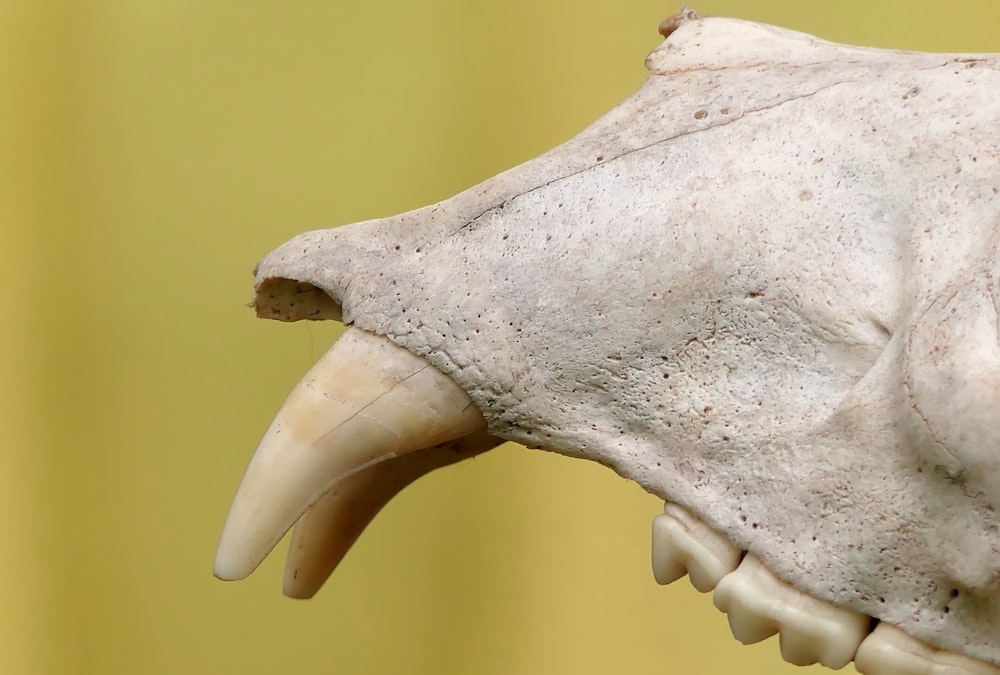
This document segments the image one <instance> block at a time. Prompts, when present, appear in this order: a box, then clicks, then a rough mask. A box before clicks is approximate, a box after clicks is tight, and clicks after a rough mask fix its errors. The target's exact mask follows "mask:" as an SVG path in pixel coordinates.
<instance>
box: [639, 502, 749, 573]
mask: <svg viewBox="0 0 1000 675" xmlns="http://www.w3.org/2000/svg"><path fill="white" fill-rule="evenodd" d="M663 511H664V512H663V514H662V515H659V516H657V517H656V518H654V519H653V546H652V558H653V578H654V579H656V583H658V584H669V583H671V582H673V581H676V580H677V579H680V578H681V577H682V576H684V575H685V574H687V575H688V577H689V578H690V580H691V585H692V586H694V587H695V588H697V589H698V590H699V591H701V592H702V593H707V592H708V591H711V590H712V589H714V588H715V586H716V584H718V583H719V579H721V578H722V577H724V576H725V575H727V574H729V573H730V572H732V571H733V570H735V569H736V567H737V566H738V565H739V564H740V556H742V555H743V552H742V551H740V549H738V548H736V547H735V546H733V545H732V544H731V543H729V540H728V539H726V538H725V537H724V536H723V535H721V534H719V533H718V532H716V531H715V530H713V529H712V528H710V527H709V526H708V525H706V524H705V523H703V522H702V521H701V520H700V519H698V518H696V517H695V516H694V515H692V514H691V513H690V512H689V511H687V509H685V508H683V507H681V506H678V505H677V504H671V503H667V504H665V505H664V509H663Z"/></svg>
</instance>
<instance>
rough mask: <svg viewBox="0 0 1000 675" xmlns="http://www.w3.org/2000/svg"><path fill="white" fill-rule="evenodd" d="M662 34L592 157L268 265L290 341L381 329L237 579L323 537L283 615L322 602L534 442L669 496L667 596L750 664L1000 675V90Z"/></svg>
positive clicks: (813, 49)
mask: <svg viewBox="0 0 1000 675" xmlns="http://www.w3.org/2000/svg"><path fill="white" fill-rule="evenodd" d="M664 32H665V33H669V35H668V37H667V39H666V40H665V41H664V42H663V44H662V45H661V46H660V47H659V48H658V49H656V50H655V51H654V52H653V53H652V54H651V55H650V56H649V58H648V60H647V66H648V68H649V71H650V76H649V78H648V80H647V82H646V84H645V85H644V86H643V87H642V88H641V89H640V90H639V91H638V92H636V94H634V95H633V96H632V97H631V98H629V99H627V100H626V101H625V102H623V103H622V104H621V105H619V106H618V107H616V108H615V109H613V110H612V111H610V112H609V113H608V114H607V115H605V116H604V117H603V118H602V119H600V120H598V121H597V122H596V123H595V124H593V125H592V126H591V127H589V128H588V129H586V130H584V131H583V132H582V133H580V134H579V135H578V136H576V137H575V138H573V139H571V140H570V141H568V142H567V143H565V144H564V145H562V146H560V147H558V148H556V149H554V150H552V151H550V152H548V153H546V154H544V155H541V156H540V157H538V158H536V159H533V160H531V161H529V162H527V163H525V164H523V165H521V166H519V167H516V168H514V169H512V170H510V171H507V172H505V173H502V174H500V175H498V176H496V177H495V178H492V179H490V180H488V181H486V182H484V183H482V184H480V185H477V186H475V187H473V188H471V189H469V190H467V191H465V192H462V193H461V194H459V195H456V196H455V197H453V198H451V199H448V200H446V201H444V202H441V203H439V204H436V205H433V206H429V207H426V208H423V209H420V210H417V211H413V212H409V213H404V214H402V215H399V216H395V217H391V218H385V219H380V220H373V221H368V222H364V223H358V224H355V225H351V226H348V227H343V228H337V229H330V230H321V231H315V232H309V233H306V234H303V235H301V236H299V237H296V238H295V239H293V240H291V241H290V242H288V243H286V244H284V245H283V246H281V247H280V248H278V249H277V250H276V251H274V252H273V253H271V254H270V255H268V256H267V257H266V258H264V260H263V261H262V262H261V263H260V264H259V266H258V268H257V286H256V288H257V294H256V298H255V306H256V308H257V312H258V314H259V315H260V316H262V317H266V318H273V319H278V320H284V321H295V320H299V319H316V320H321V319H333V320H338V321H343V322H344V323H345V324H348V325H349V326H350V328H348V330H347V332H346V333H345V334H344V336H343V337H342V338H341V340H340V341H338V342H337V343H336V344H335V345H334V346H333V348H332V349H331V350H330V352H329V353H328V354H327V355H326V356H324V357H323V358H322V359H321V360H320V361H319V362H318V363H317V364H316V365H315V366H314V368H313V369H312V370H311V371H310V372H309V374H308V375H306V377H305V379H303V380H302V382H301V383H300V384H299V385H298V386H297V387H296V389H295V390H294V391H293V392H292V394H291V395H290V396H289V398H288V400H287V401H286V403H285V405H284V407H283V408H282V410H281V411H280V412H279V413H278V416H277V418H276V419H275V421H274V422H273V424H272V426H271V428H270V429H269V430H268V432H267V434H266V435H265V437H264V439H263V441H262V442H261V445H260V448H259V449H258V451H257V453H256V454H255V456H254V458H253V460H252V461H251V463H250V466H249V468H248V469H247V472H246V475H245V476H244V478H243V482H242V483H241V485H240V487H239V490H238V492H237V494H236V497H235V500H234V502H233V505H232V508H231V510H230V513H229V517H228V520H227V522H226V525H225V528H224V531H223V535H222V540H221V543H220V546H219V551H218V557H217V560H216V574H217V575H218V576H219V577H221V578H224V579H238V578H242V577H245V576H246V575H248V574H249V573H250V572H251V571H253V569H254V568H255V567H256V566H257V565H258V564H259V563H260V561H261V560H262V559H263V558H264V557H265V556H266V555H267V554H268V552H269V551H270V550H271V548H272V547H273V546H274V545H275V544H276V543H277V541H278V540H279V539H280V538H281V537H282V535H283V534H284V533H285V532H286V531H287V530H288V529H289V528H291V527H292V526H293V525H294V526H295V532H294V535H293V541H292V546H291V549H290V553H289V558H288V567H287V575H286V579H285V591H286V593H288V594H289V595H292V596H297V597H308V596H311V595H312V594H313V593H315V592H316V590H317V589H318V588H319V587H320V585H321V584H322V583H323V582H324V580H325V579H326V577H327V576H328V575H329V574H330V572H331V571H332V570H333V568H334V567H335V566H336V565H337V563H338V562H339V561H340V559H341V558H342V557H343V556H344V554H345V553H346V552H347V550H348V548H349V547H350V546H351V544H352V543H353V542H354V540H355V539H356V538H357V537H358V536H359V535H360V533H361V531H362V530H363V529H364V527H365V526H366V525H367V523H368V522H369V521H370V519H371V518H372V517H373V516H374V515H375V514H376V513H377V512H378V510H379V509H380V508H381V507H382V505H384V504H385V503H386V502H387V501H388V500H389V499H391V498H392V497H393V495H395V494H396V493H397V492H398V491H399V490H401V489H402V488H404V487H405V486H406V485H408V484H409V483H410V482H412V481H413V480H415V479H416V478H418V477H419V476H421V475H423V474H425V473H427V472H428V471H430V470H432V469H434V468H437V467H440V466H444V465H447V464H451V463H454V462H456V461H459V460H461V459H465V458H467V457H471V456H473V455H476V454H479V453H481V452H484V451H486V450H488V449H490V448H492V447H494V446H495V445H498V444H499V443H501V442H503V441H504V440H511V441H516V442H518V443H522V444H525V445H527V446H529V447H537V448H542V449H545V450H549V451H553V452H558V453H561V454H564V455H568V456H571V457H579V458H584V459H590V460H594V461H597V462H600V463H601V464H603V465H605V466H607V467H610V468H611V469H613V470H615V471H616V472H618V473H619V474H620V475H622V476H624V477H626V478H629V479H631V480H634V481H636V482H637V483H639V484H640V485H641V486H642V487H643V488H645V489H646V490H648V491H650V492H651V493H653V494H656V495H658V496H659V497H662V498H663V499H664V500H665V502H666V503H667V505H666V510H665V512H664V514H662V515H660V516H658V517H657V518H656V520H655V521H654V528H653V563H654V574H655V575H656V578H657V580H659V581H661V582H663V583H667V582H669V581H672V580H674V579H676V578H678V577H680V576H683V575H684V574H685V573H687V574H689V576H690V577H691V579H692V581H693V582H694V583H695V584H696V586H697V587H698V588H699V590H702V591H711V590H714V593H715V595H714V599H715V603H716V605H717V606H718V607H719V608H720V609H722V610H723V611H726V612H727V613H728V615H729V620H730V625H731V627H732V629H733V632H734V634H735V636H736V637H737V638H738V639H740V640H743V641H745V642H753V641H756V640H761V639H764V638H766V637H768V636H770V635H773V634H774V633H776V632H777V633H779V634H780V644H781V651H782V655H783V656H784V658H785V659H786V660H788V661H791V662H792V663H803V664H804V663H812V662H819V663H822V664H824V665H827V666H829V667H832V668H838V667H841V666H843V665H845V664H847V663H848V662H850V661H852V660H853V661H854V662H855V666H856V667H857V668H858V670H860V671H861V672H862V673H866V674H876V675H878V674H879V673H902V674H904V675H906V674H908V673H914V674H915V673H929V672H934V673H938V672H940V673H945V672H947V673H998V672H1000V668H997V667H996V666H997V665H1000V555H998V551H1000V527H998V525H1000V519H998V515H997V508H998V507H1000V424H998V422H997V420H998V416H1000V341H998V325H1000V290H998V289H1000V57H998V56H996V55H945V54H923V53H907V52H895V51H883V50H874V49H863V48H857V47H849V46H843V45H837V44H832V43H829V42H825V41H822V40H819V39H817V38H814V37H811V36H807V35H803V34H800V33H794V32H790V31H787V30H782V29H779V28H773V27H769V26H763V25H759V24H753V23H747V22H743V21H736V20H729V19H714V18H708V19H702V18H699V17H696V16H694V15H693V14H692V13H686V14H684V15H682V16H679V17H676V18H675V19H674V20H673V21H672V22H671V23H670V24H669V30H665V31H664ZM873 619H877V620H878V623H877V627H876V628H874V630H873V626H874V625H875V622H874V621H873Z"/></svg>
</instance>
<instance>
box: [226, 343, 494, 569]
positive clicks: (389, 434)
mask: <svg viewBox="0 0 1000 675" xmlns="http://www.w3.org/2000/svg"><path fill="white" fill-rule="evenodd" d="M485 428H486V421H485V420H484V419H483V416H482V414H481V413H480V412H479V410H478V408H476V407H475V405H474V404H473V403H472V401H471V399H469V397H468V395H467V394H466V393H465V392H464V391H463V390H462V389H461V388H460V387H459V386H458V385H457V384H455V382H454V381H453V380H452V379H451V378H449V377H448V376H447V375H445V374H444V373H442V372H441V371H440V370H438V369H437V368H434V367H433V366H431V365H429V364H428V363H427V362H426V361H424V360H423V359H421V358H420V357H417V356H415V355H414V354H412V353H411V352H409V351H407V350H405V349H403V348H402V347H399V346H397V345H395V344H393V343H392V342H390V341H389V340H388V339H387V338H385V337H383V336H378V335H375V334H373V333H367V332H365V331H362V330H360V329H357V328H348V329H347V331H346V332H345V333H344V335H343V336H342V337H341V338H340V340H338V341H337V342H336V343H334V345H333V347H331V348H330V350H329V351H328V352H327V353H326V354H325V355H324V356H323V357H322V358H320V360H319V361H317V362H316V364H315V365H314V366H313V367H312V369H310V371H309V372H308V373H307V374H306V376H305V377H304V378H303V379H302V380H301V381H300V382H299V384H298V385H296V387H295V389H294V390H293V391H292V393H291V394H290V395H289V397H288V399H287V400H286V401H285V404H284V405H283V406H282V408H281V410H279V412H278V414H277V416H276V417H275V419H274V422H272V424H271V426H270V427H269V428H268V430H267V432H266V433H265V435H264V438H263V439H262V440H261V443H260V445H259V446H258V449H257V451H256V452H255V453H254V456H253V458H252V459H251V461H250V464H249V466H248V467H247V470H246V473H245V474H244V476H243V480H242V481H241V483H240V486H239V488H238V489H237V491H236V496H235V497H234V498H233V502H232V505H231V506H230V510H229V515H228V516H227V518H226V523H225V525H224V527H223V532H222V537H221V540H220V543H219V552H218V555H217V559H216V565H215V569H216V576H218V577H219V578H221V579H227V580H231V579H242V578H244V577H246V576H248V575H249V574H250V573H251V572H252V571H253V570H254V569H255V568H256V567H257V566H258V565H259V564H260V563H261V561H263V559H264V558H265V557H266V556H267V554H268V553H270V551H271V550H272V549H273V548H274V546H275V545H276V544H277V543H278V541H279V540H280V539H281V537H282V536H284V534H285V533H286V532H287V531H288V530H289V529H290V528H291V526H292V525H293V524H294V522H295V521H296V520H297V519H298V518H299V517H300V516H301V515H302V514H303V513H304V512H305V510H306V509H307V508H309V506H310V505H311V504H312V503H313V502H314V501H316V500H317V499H319V498H320V496H321V495H323V494H324V493H325V492H326V491H327V490H329V489H330V487H331V486H332V485H334V484H336V483H337V482H338V481H340V480H343V479H344V478H346V477H348V476H350V475H352V474H353V473H355V472H357V471H359V470H362V469H365V468H366V467H371V466H374V465H377V464H378V463H380V462H382V461H385V460H391V459H392V458H394V457H399V456H402V455H405V454H407V453H410V452H414V451H417V450H421V449H423V448H427V447H430V446H433V445H436V444H439V443H443V442H445V441H449V440H452V439H455V438H459V437H462V436H465V435H467V434H471V433H473V432H477V431H480V430H482V429H485Z"/></svg>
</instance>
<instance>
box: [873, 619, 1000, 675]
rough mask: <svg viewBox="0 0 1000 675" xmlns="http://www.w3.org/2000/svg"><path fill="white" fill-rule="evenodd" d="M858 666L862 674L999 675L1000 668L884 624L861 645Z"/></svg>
mask: <svg viewBox="0 0 1000 675" xmlns="http://www.w3.org/2000/svg"><path fill="white" fill-rule="evenodd" d="M854 667H855V668H857V670H858V672H859V673H861V674H862V675H998V674H1000V668H997V667H996V666H993V665H991V664H989V663H985V662H983V661H979V660H976V659H973V658H970V657H968V656H963V655H961V654H956V653H954V652H948V651H940V650H937V649H934V648H932V647H928V646H927V645H925V644H924V643H922V642H920V641H919V640H916V639H915V638H912V637H910V636H909V635H907V634H906V633H904V632H903V631H901V630H900V629H899V628H896V627H895V626H893V625H891V624H887V623H880V624H879V625H878V626H876V627H875V630H873V631H872V633H871V635H869V636H868V637H866V638H865V639H864V641H863V642H862V643H861V646H860V647H858V653H857V656H855V658H854Z"/></svg>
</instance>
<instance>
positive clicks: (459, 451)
mask: <svg viewBox="0 0 1000 675" xmlns="http://www.w3.org/2000/svg"><path fill="white" fill-rule="evenodd" d="M502 442H503V441H502V440H501V439H499V438H497V437H495V436H491V435H489V434H488V433H486V432H485V431H479V432H476V433H474V434H470V435H468V436H464V437H462V438H459V439H458V440H455V441H451V442H450V443H444V444H442V445H437V446H434V447H432V448H426V449H424V450H420V451H417V452H412V453H410V454H408V455H403V456H402V457H397V458H395V459H394V460H392V461H391V462H382V463H381V464H376V465H375V466H370V467H368V468H366V469H364V470H362V471H358V472H357V473H354V474H352V475H350V476H348V477H347V478H345V479H344V480H342V481H340V482H338V483H337V485H336V486H335V487H334V488H333V489H332V490H330V491H329V492H327V493H326V494H325V495H323V496H322V497H321V498H320V499H319V500H318V501H317V502H316V503H315V504H313V505H312V506H310V507H309V510H308V511H306V512H305V513H304V514H302V517H301V518H299V521H298V522H297V523H296V524H295V529H294V530H293V531H292V541H291V544H290V545H289V547H288V559H287V560H286V561H285V582H284V591H285V595H287V596H289V597H291V598H311V597H312V596H313V595H315V593H316V591H318V590H319V589H320V586H322V585H323V583H324V582H325V581H326V579H327V577H329V576H330V574H331V573H332V572H333V570H334V568H335V567H336V566H337V565H338V564H339V563H340V561H341V559H343V557H344V555H345V554H346V553H347V551H348V549H350V548H351V545H352V544H353V543H354V541H355V540H356V539H357V538H358V536H359V535H360V534H361V531H362V530H364V529H365V527H366V526H367V525H368V523H369V522H371V519H372V518H374V517H375V515H376V514H377V513H378V512H379V511H380V510H381V509H382V507H383V506H385V505H386V503H388V502H389V500H390V499H392V498H393V497H395V496H396V494H397V493H399V491H400V490H402V489H403V488H405V487H406V486H407V485H409V484H410V483H412V482H413V481H415V480H416V479H418V478H420V477H421V476H423V475H424V474H426V473H429V472H430V471H433V470H434V469H438V468H441V467H443V466H447V465H449V464H454V463H455V462H460V461H462V460H464V459H468V458H469V457H473V456H475V455H478V454H480V453H482V452H486V451H487V450H489V449H491V448H493V447H495V446H497V445H499V444H500V443H502Z"/></svg>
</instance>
